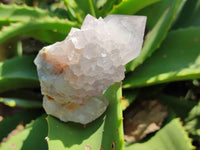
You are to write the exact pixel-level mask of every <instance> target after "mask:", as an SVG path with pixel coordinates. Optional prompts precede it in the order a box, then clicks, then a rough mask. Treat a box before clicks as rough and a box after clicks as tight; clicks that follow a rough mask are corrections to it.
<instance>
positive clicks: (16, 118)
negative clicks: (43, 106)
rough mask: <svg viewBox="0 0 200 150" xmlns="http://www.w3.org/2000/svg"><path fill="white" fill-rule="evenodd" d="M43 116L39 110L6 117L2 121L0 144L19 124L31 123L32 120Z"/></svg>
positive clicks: (0, 124)
mask: <svg viewBox="0 0 200 150" xmlns="http://www.w3.org/2000/svg"><path fill="white" fill-rule="evenodd" d="M39 115H41V111H38V110H25V111H22V112H19V113H16V114H14V115H13V116H8V117H5V118H4V119H3V120H2V121H0V133H1V134H0V142H1V141H2V139H3V138H5V137H7V136H8V134H9V133H10V132H11V131H12V130H14V129H15V128H16V126H17V125H18V124H19V123H22V122H23V123H29V122H30V121H31V120H33V119H35V118H37V117H38V116H39Z"/></svg>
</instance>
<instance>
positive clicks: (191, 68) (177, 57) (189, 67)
mask: <svg viewBox="0 0 200 150" xmlns="http://www.w3.org/2000/svg"><path fill="white" fill-rule="evenodd" d="M199 39H200V28H199V27H198V28H187V29H180V30H177V31H172V32H170V33H169V35H168V36H167V38H166V40H165V41H164V43H163V44H162V46H161V47H160V49H159V50H157V51H156V53H155V54H154V55H153V56H152V57H150V58H149V59H148V60H146V61H145V63H144V64H143V65H141V66H140V67H138V68H137V69H136V70H135V71H134V72H132V73H131V74H130V76H128V77H127V78H126V79H125V80H124V88H128V87H141V86H148V85H154V84H159V83H165V82H171V81H178V80H188V79H198V78H200V53H199V44H200V40H199Z"/></svg>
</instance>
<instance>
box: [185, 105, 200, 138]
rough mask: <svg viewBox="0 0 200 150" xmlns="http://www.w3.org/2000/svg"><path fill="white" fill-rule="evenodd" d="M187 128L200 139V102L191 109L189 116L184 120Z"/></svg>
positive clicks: (194, 136)
mask: <svg viewBox="0 0 200 150" xmlns="http://www.w3.org/2000/svg"><path fill="white" fill-rule="evenodd" d="M184 122H185V129H186V130H187V131H188V132H189V133H190V134H191V135H192V136H193V138H196V139H197V140H199V138H200V102H199V103H198V104H197V105H195V106H194V107H193V108H192V109H191V111H190V112H189V113H188V116H187V118H185V120H184Z"/></svg>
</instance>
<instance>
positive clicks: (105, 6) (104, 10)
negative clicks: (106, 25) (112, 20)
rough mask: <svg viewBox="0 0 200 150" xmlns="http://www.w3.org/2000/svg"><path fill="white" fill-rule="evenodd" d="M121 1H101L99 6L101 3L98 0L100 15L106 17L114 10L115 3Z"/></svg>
mask: <svg viewBox="0 0 200 150" xmlns="http://www.w3.org/2000/svg"><path fill="white" fill-rule="evenodd" d="M99 1H100V0H99ZM120 2H121V0H105V1H103V2H100V4H101V6H98V5H100V4H98V1H96V6H97V8H98V13H99V16H101V17H106V16H107V15H108V14H109V12H110V11H111V10H112V8H113V7H114V6H115V5H117V4H119V3H120Z"/></svg>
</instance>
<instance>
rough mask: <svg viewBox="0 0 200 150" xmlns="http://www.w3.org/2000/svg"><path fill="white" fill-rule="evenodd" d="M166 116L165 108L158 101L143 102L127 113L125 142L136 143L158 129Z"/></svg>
mask: <svg viewBox="0 0 200 150" xmlns="http://www.w3.org/2000/svg"><path fill="white" fill-rule="evenodd" d="M166 116H167V110H166V108H165V106H163V105H162V104H160V103H159V102H158V101H156V100H153V101H143V102H142V103H141V104H139V105H135V106H134V108H133V109H132V110H131V111H130V112H128V113H127V115H126V116H125V121H124V132H125V137H124V138H125V140H126V141H127V142H138V141H140V140H141V139H143V138H144V137H145V136H146V135H147V134H149V133H152V132H155V131H157V130H159V129H160V127H161V125H162V122H163V120H164V119H165V118H166Z"/></svg>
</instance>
